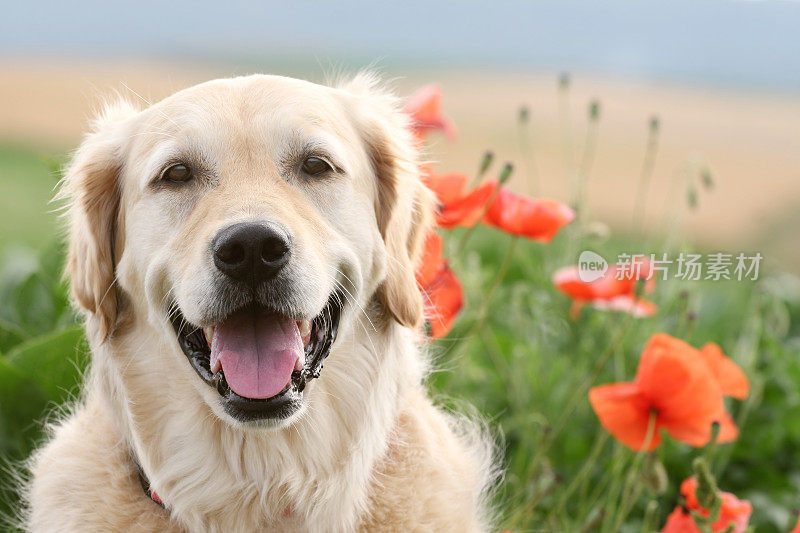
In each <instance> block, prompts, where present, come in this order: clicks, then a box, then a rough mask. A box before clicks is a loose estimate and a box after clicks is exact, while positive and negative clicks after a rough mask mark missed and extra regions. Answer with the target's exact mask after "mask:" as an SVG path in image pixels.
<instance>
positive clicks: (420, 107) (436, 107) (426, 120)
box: [405, 85, 456, 142]
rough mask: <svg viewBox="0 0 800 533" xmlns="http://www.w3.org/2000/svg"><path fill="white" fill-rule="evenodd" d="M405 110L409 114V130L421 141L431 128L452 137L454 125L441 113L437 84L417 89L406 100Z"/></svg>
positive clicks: (454, 133) (440, 91) (439, 91)
mask: <svg viewBox="0 0 800 533" xmlns="http://www.w3.org/2000/svg"><path fill="white" fill-rule="evenodd" d="M405 111H406V113H408V114H409V115H411V131H412V132H413V133H414V136H415V137H416V138H417V139H418V140H419V141H420V142H421V141H423V140H424V139H425V137H426V136H427V135H428V132H430V131H432V130H441V131H443V132H444V134H445V135H446V136H447V137H448V138H449V139H452V138H454V137H455V136H456V126H455V124H453V122H452V121H451V120H450V119H449V118H447V117H445V116H444V115H443V114H442V90H441V88H440V87H439V86H438V85H428V86H425V87H422V88H421V89H419V90H417V92H415V93H414V94H412V95H411V96H410V97H409V99H408V101H406V105H405Z"/></svg>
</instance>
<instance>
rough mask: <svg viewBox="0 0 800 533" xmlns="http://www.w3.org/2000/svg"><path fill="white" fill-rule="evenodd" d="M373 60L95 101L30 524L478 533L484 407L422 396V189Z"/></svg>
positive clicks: (413, 148) (74, 187)
mask: <svg viewBox="0 0 800 533" xmlns="http://www.w3.org/2000/svg"><path fill="white" fill-rule="evenodd" d="M401 104H402V102H401V101H400V100H399V99H398V98H397V97H396V96H395V95H394V94H393V93H392V91H391V90H388V89H386V88H385V87H384V86H383V85H382V84H381V83H380V82H379V81H378V80H377V78H376V77H375V76H373V75H371V74H369V73H361V74H358V75H356V76H355V77H354V78H352V79H351V80H349V81H347V82H344V83H340V84H331V85H330V86H323V85H317V84H314V83H310V82H307V81H302V80H295V79H291V78H285V77H279V76H267V75H253V76H245V77H238V78H231V79H220V80H214V81H209V82H206V83H202V84H200V85H196V86H194V87H191V88H188V89H185V90H182V91H180V92H177V93H175V94H174V95H172V96H170V97H168V98H166V99H165V100H163V101H161V102H159V103H157V104H155V105H149V106H148V107H146V108H145V109H141V110H140V109H137V107H136V106H134V105H132V104H130V103H127V102H126V101H125V100H124V99H119V101H116V102H113V103H111V104H109V105H107V106H106V108H105V110H104V112H102V113H101V114H100V116H99V117H98V118H97V119H96V120H95V121H94V123H93V127H92V131H91V132H90V133H89V134H88V135H87V136H86V138H85V139H84V141H83V143H82V144H81V146H80V147H79V149H78V150H77V152H76V153H75V155H74V157H73V159H72V161H71V163H70V165H69V166H68V168H67V171H66V173H65V177H64V179H63V184H62V186H61V189H60V192H59V197H60V198H61V199H62V200H63V201H64V202H65V205H66V211H65V215H66V218H67V220H68V224H67V226H68V229H67V232H68V244H69V253H68V258H67V267H66V271H67V276H68V278H69V280H70V286H71V291H72V297H73V299H74V301H75V302H76V305H77V306H78V307H79V308H80V309H81V310H82V311H83V312H84V314H85V328H86V334H87V339H88V341H89V346H90V349H91V352H92V364H91V369H90V371H89V373H88V375H87V377H86V380H85V381H86V383H85V385H84V392H83V394H82V397H81V401H80V402H78V404H77V405H76V406H75V407H74V408H73V409H72V410H71V411H70V414H68V415H67V416H65V417H62V419H61V420H60V421H58V422H56V423H55V424H53V427H52V428H51V437H50V439H49V440H48V442H47V443H46V444H45V445H44V446H43V447H42V448H41V449H40V450H39V451H38V452H37V453H36V454H34V456H33V458H32V459H31V462H30V472H31V481H30V483H29V486H28V489H27V500H28V512H27V516H26V518H25V520H26V527H27V528H28V529H30V530H31V531H36V532H38V531H46V532H54V531H226V532H228V531H234V532H239V531H310V532H316V531H320V532H322V531H326V532H327V531H459V532H461V531H482V530H486V529H488V528H490V527H491V519H492V512H491V506H490V504H489V501H488V494H489V491H490V490H489V489H490V487H491V486H492V484H493V479H495V472H496V471H497V469H496V468H495V466H494V463H495V462H494V459H493V452H492V446H491V439H490V438H487V436H486V431H485V430H483V429H482V428H481V424H479V423H475V422H470V421H468V420H466V419H465V418H464V417H460V416H456V415H454V414H452V413H449V412H446V411H444V410H442V409H440V408H438V407H436V406H435V405H434V403H433V402H432V400H431V399H430V398H429V397H428V395H427V393H426V387H425V384H424V379H425V375H426V372H427V369H428V358H427V356H426V354H425V353H424V350H423V349H422V348H421V347H420V344H421V343H420V342H419V341H420V338H421V333H420V325H421V322H422V320H423V308H424V306H423V300H422V296H421V294H420V290H419V288H418V286H417V284H416V282H415V277H414V271H415V265H416V263H417V261H418V259H419V255H420V252H421V247H422V243H423V240H424V237H425V235H426V232H427V231H429V228H430V224H431V221H432V211H433V207H434V200H433V196H432V193H431V192H430V191H429V190H428V189H427V188H426V187H425V186H424V185H423V183H422V181H421V179H420V174H419V154H418V146H417V143H416V141H415V140H414V138H413V135H412V134H411V133H410V130H409V117H408V116H406V115H405V114H404V113H403V112H402V107H401Z"/></svg>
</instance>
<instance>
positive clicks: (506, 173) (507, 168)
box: [497, 163, 514, 185]
mask: <svg viewBox="0 0 800 533" xmlns="http://www.w3.org/2000/svg"><path fill="white" fill-rule="evenodd" d="M512 172H514V165H512V164H511V163H506V164H505V165H503V170H501V171H500V176H499V177H498V178H497V181H498V182H499V183H500V185H504V184H505V182H507V181H508V179H509V178H510V177H511V173H512Z"/></svg>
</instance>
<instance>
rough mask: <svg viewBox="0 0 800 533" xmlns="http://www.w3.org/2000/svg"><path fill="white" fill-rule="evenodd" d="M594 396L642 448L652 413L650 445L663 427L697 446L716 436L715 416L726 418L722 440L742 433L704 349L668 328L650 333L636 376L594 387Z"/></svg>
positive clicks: (608, 419)
mask: <svg viewBox="0 0 800 533" xmlns="http://www.w3.org/2000/svg"><path fill="white" fill-rule="evenodd" d="M589 401H590V403H591V404H592V408H593V409H594V411H595V413H596V414H597V417H598V418H599V420H600V423H601V424H602V425H603V427H604V428H606V429H607V430H608V431H609V432H610V433H611V434H612V435H614V437H615V438H616V439H617V440H619V441H620V442H621V443H622V444H624V445H626V446H628V447H629V448H631V449H633V450H636V451H638V450H640V449H642V448H643V447H644V445H645V440H646V436H647V431H648V426H649V424H650V416H651V413H652V414H654V416H655V427H654V431H653V434H652V437H651V439H650V443H649V446H647V450H653V449H655V448H656V447H657V446H658V445H659V444H660V443H661V434H660V430H662V429H663V430H665V431H666V432H667V433H668V434H669V435H670V436H671V437H672V438H674V439H676V440H679V441H682V442H686V443H689V444H691V445H692V446H696V447H699V446H703V445H705V444H706V443H707V442H708V441H709V440H710V438H711V427H712V424H713V423H714V422H717V423H719V424H720V432H719V435H718V437H717V441H718V442H721V443H722V442H730V441H732V440H734V439H735V438H736V437H737V435H738V430H737V428H736V425H735V424H734V423H733V420H732V419H731V418H730V416H729V415H728V414H727V412H726V411H725V406H724V404H723V401H722V391H721V389H720V386H719V384H718V383H717V381H716V379H715V378H714V376H713V375H712V373H711V370H710V369H709V367H708V366H707V365H706V364H705V363H704V362H703V361H702V360H701V358H700V356H699V353H698V350H696V349H695V348H692V347H691V346H689V345H688V344H686V343H685V342H683V341H681V340H679V339H676V338H674V337H670V336H669V335H666V334H664V333H657V334H655V335H653V336H652V337H651V338H650V341H649V342H648V344H647V346H646V347H645V349H644V351H643V352H642V356H641V359H640V361H639V368H638V369H637V372H636V378H635V379H634V381H633V382H631V383H614V384H610V385H601V386H598V387H593V388H592V389H591V390H590V391H589Z"/></svg>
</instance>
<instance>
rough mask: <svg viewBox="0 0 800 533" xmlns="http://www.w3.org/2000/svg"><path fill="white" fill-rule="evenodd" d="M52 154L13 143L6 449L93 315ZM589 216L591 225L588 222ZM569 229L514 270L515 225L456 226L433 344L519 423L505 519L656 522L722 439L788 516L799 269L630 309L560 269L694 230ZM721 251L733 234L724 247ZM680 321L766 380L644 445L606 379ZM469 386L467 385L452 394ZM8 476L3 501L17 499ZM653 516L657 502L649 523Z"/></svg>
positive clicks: (603, 524)
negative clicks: (77, 292) (453, 289)
mask: <svg viewBox="0 0 800 533" xmlns="http://www.w3.org/2000/svg"><path fill="white" fill-rule="evenodd" d="M51 161H52V159H51V158H42V157H41V156H40V155H39V154H38V153H36V152H33V151H28V150H22V149H17V148H10V147H0V185H1V186H2V189H3V191H4V192H5V194H4V195H3V197H2V199H0V201H2V205H0V239H2V243H3V245H2V246H0V453H2V455H3V458H4V460H5V461H9V460H11V461H13V460H19V459H21V458H24V457H25V456H26V455H27V454H28V453H30V451H31V450H32V449H33V448H34V447H35V446H36V444H37V443H38V442H39V441H40V440H41V438H42V434H41V431H40V427H41V426H40V421H41V420H42V419H43V418H44V417H45V416H46V413H47V412H49V411H51V410H52V409H53V408H54V407H55V406H57V405H60V404H62V403H63V402H65V401H66V400H67V399H68V398H69V397H70V394H71V393H72V392H74V391H76V390H77V387H78V386H79V376H80V374H79V372H78V371H77V369H78V368H81V367H82V366H83V365H85V364H86V354H85V349H84V348H83V343H82V342H81V340H80V339H81V332H80V329H79V328H78V327H77V326H76V324H77V322H76V317H75V315H74V313H73V312H72V311H71V310H70V309H69V307H68V305H67V299H66V296H65V294H66V292H65V291H66V287H65V285H64V284H63V283H62V282H61V281H60V277H59V276H60V268H61V262H62V260H63V249H62V247H60V246H58V245H55V244H53V243H54V242H55V240H54V235H55V233H56V232H55V230H54V228H55V225H54V224H55V217H54V215H52V214H49V213H47V211H48V209H49V208H48V206H47V200H48V199H49V197H50V195H51V190H52V188H53V186H54V184H55V181H56V178H55V174H54V173H53V165H52V163H51ZM575 227H576V228H577V227H579V226H575ZM589 233H590V232H585V233H582V234H577V233H576V231H575V230H569V231H564V232H562V234H561V235H559V236H558V237H557V238H556V239H555V240H554V241H553V242H552V243H550V244H547V245H542V244H536V243H532V242H528V241H519V242H518V243H517V244H516V246H515V248H514V249H513V251H512V252H511V253H512V255H511V262H510V263H509V264H508V270H507V272H506V273H505V277H504V279H503V280H502V282H501V283H499V284H498V285H497V286H496V287H495V288H494V290H493V291H492V294H491V295H490V296H491V297H490V298H488V300H487V290H488V288H489V287H490V286H493V285H494V284H495V282H496V280H497V272H498V269H500V267H501V263H502V262H503V260H504V257H505V256H506V254H507V252H508V249H509V245H510V242H511V238H510V237H508V236H506V235H503V234H501V233H499V232H497V231H495V230H493V229H489V228H484V227H480V228H478V229H477V230H476V231H475V232H474V234H473V235H472V236H471V237H470V240H469V244H468V245H467V246H466V248H465V249H464V250H463V251H461V252H460V253H458V254H454V251H455V248H456V247H457V243H459V241H460V240H461V239H462V236H463V233H462V232H461V231H459V230H456V231H454V232H452V233H451V234H448V235H447V237H446V244H447V249H448V250H449V251H450V262H451V265H452V267H453V269H454V270H455V271H456V273H457V274H458V275H459V277H460V279H461V281H462V283H463V285H464V289H465V294H466V298H467V300H466V307H465V309H464V310H463V313H462V315H461V317H460V319H459V321H458V323H457V325H456V327H455V329H454V330H453V331H452V332H451V334H450V335H449V336H448V337H447V338H445V339H443V340H441V341H439V342H437V343H436V344H434V345H432V346H431V348H430V349H431V351H432V353H433V355H434V357H435V360H436V362H437V371H436V372H435V373H434V374H433V375H432V376H431V377H430V388H431V390H432V392H433V393H434V394H435V395H437V396H439V397H441V398H442V399H443V401H445V402H447V403H454V404H456V405H458V402H460V401H467V402H469V403H471V404H473V405H474V406H475V407H476V408H477V410H478V411H479V412H480V413H481V414H482V416H484V417H485V418H486V419H487V420H488V421H489V424H490V426H491V427H492V428H493V430H494V431H495V432H496V434H497V435H498V439H499V440H500V439H502V440H501V442H502V443H503V444H502V451H503V460H504V462H505V465H506V467H507V471H506V475H505V479H504V481H503V483H502V484H501V486H500V487H499V489H498V492H497V496H496V498H497V503H498V506H499V508H500V509H502V525H503V527H508V528H511V529H513V530H515V531H604V532H607V531H617V530H619V531H625V532H636V531H649V530H652V529H653V528H654V526H653V524H655V527H660V525H661V524H663V522H664V520H665V517H666V515H667V514H668V513H669V512H670V511H671V510H672V509H673V507H674V506H675V505H676V502H677V490H678V489H677V488H678V486H679V484H680V482H681V481H682V480H683V479H684V478H685V477H687V476H689V475H691V473H692V468H691V465H692V460H693V459H694V458H696V457H698V456H702V457H705V458H706V460H707V461H708V462H709V464H710V465H711V467H712V471H713V473H714V475H715V476H716V478H717V481H718V483H719V486H720V487H721V488H722V489H723V490H727V491H730V492H733V493H735V494H736V495H737V496H738V497H740V498H746V499H749V500H750V501H751V502H752V503H753V507H754V514H753V517H752V520H751V525H752V526H754V527H755V528H756V530H757V531H766V532H778V531H787V530H788V529H789V525H790V523H791V522H793V521H796V515H795V514H794V513H795V512H796V510H797V507H798V491H799V490H800V466H798V461H797V457H799V456H800V416H798V413H800V410H799V408H800V392H798V384H799V383H800V357H798V355H800V281H798V279H797V278H796V277H794V276H791V275H789V274H785V273H781V272H766V273H762V276H761V279H760V280H759V281H757V282H736V281H722V282H700V281H698V282H691V281H685V282H682V281H678V280H668V281H666V282H663V283H661V282H659V283H658V284H657V287H656V292H655V293H654V295H653V298H652V299H653V300H654V301H655V302H656V303H657V304H658V306H659V312H658V313H657V314H656V315H655V316H654V317H652V318H647V319H637V320H633V319H631V318H629V317H628V316H627V315H621V314H613V313H608V312H601V311H597V310H594V309H590V308H587V309H584V311H583V312H582V313H581V316H580V318H579V319H578V320H577V321H573V320H571V319H570V318H569V305H570V302H569V301H568V300H567V298H566V297H564V296H563V295H561V294H559V293H558V292H557V291H556V290H555V289H554V288H553V286H552V284H551V282H550V277H551V275H552V273H553V271H554V270H556V269H557V268H559V267H561V266H565V265H567V264H571V263H573V262H574V255H573V254H574V251H575V250H583V249H592V250H594V251H596V252H598V253H600V254H601V255H603V256H604V257H606V258H608V259H612V258H614V257H616V255H617V254H619V253H621V252H629V253H631V252H639V253H648V252H659V253H660V252H665V251H666V252H675V253H677V251H679V250H685V249H689V243H687V242H685V241H683V240H681V239H676V238H674V235H672V236H671V238H670V239H665V238H662V237H660V236H658V235H641V234H640V233H639V232H637V235H627V234H625V233H619V232H618V233H614V234H613V236H612V237H611V238H605V239H600V238H597V237H592V236H591V235H590V234H589ZM715 251H716V250H715ZM657 331H663V332H667V333H669V334H672V335H674V336H677V337H680V338H682V339H685V340H686V341H688V342H689V343H691V344H693V345H695V346H699V345H701V344H703V343H705V342H707V341H714V342H717V343H718V344H720V345H721V346H722V347H723V349H724V351H725V353H726V354H728V355H729V356H730V357H732V358H733V359H734V360H735V361H737V362H738V363H739V364H740V365H741V366H742V368H744V370H745V372H746V373H747V375H748V376H749V378H750V380H751V384H752V393H751V395H750V397H749V398H748V399H747V400H746V401H744V402H733V403H731V404H730V405H729V408H730V410H731V412H732V414H733V416H734V418H735V419H736V420H737V422H738V423H739V424H740V428H741V430H742V432H741V436H740V438H739V439H738V440H737V441H736V442H735V443H733V444H729V445H720V446H716V447H713V448H712V449H701V450H696V449H693V448H690V447H689V446H686V445H682V444H678V443H676V442H674V441H671V440H669V439H666V442H665V443H664V444H663V445H662V446H660V447H659V448H658V449H657V451H656V452H655V453H653V454H647V455H639V454H636V453H633V452H631V451H630V450H628V449H627V448H624V447H622V446H621V445H619V444H618V443H616V442H615V441H614V439H613V438H611V437H610V436H609V435H608V434H607V433H606V432H605V431H604V430H603V429H602V428H601V427H600V425H599V423H598V421H597V418H596V417H595V415H594V413H593V412H592V410H591V408H590V406H589V403H588V400H587V396H586V392H587V389H588V387H589V386H590V385H593V384H599V383H607V382H613V381H625V380H630V379H632V377H633V375H634V372H635V369H636V364H637V360H638V356H639V354H640V352H641V349H642V347H643V346H644V344H645V342H646V341H647V339H648V338H649V336H650V335H651V334H652V333H654V332H657ZM453 398H455V399H458V401H451V400H448V399H453ZM15 498H16V495H15V494H14V493H13V492H9V491H7V492H5V493H4V495H3V496H2V497H0V504H2V507H0V510H3V509H4V510H5V512H6V513H8V512H9V510H10V509H13V508H14V506H15V505H16V499H15ZM645 520H651V522H650V523H649V525H648V524H645Z"/></svg>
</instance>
